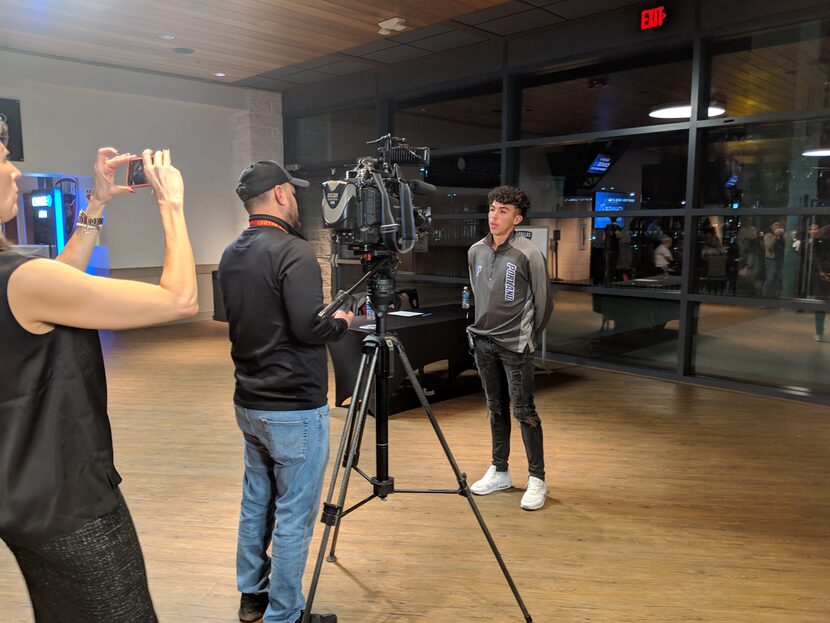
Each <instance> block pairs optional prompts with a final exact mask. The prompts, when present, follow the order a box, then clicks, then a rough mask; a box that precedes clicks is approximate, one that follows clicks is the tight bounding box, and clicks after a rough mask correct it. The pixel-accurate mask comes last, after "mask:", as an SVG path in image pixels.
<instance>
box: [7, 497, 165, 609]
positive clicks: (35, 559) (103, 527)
mask: <svg viewBox="0 0 830 623" xmlns="http://www.w3.org/2000/svg"><path fill="white" fill-rule="evenodd" d="M118 498H119V503H118V506H117V507H116V508H115V510H113V511H112V512H111V513H108V514H107V515H104V516H103V517H99V518H98V519H96V520H95V521H92V522H90V523H88V524H86V525H85V526H83V527H82V528H80V529H79V530H77V531H75V532H73V533H71V534H66V535H62V536H59V537H56V538H54V539H51V540H49V541H47V542H45V543H41V544H39V545H34V546H20V545H11V544H9V549H11V551H12V553H13V554H14V556H15V558H16V559H17V564H18V565H20V570H21V571H22V572H23V577H24V579H25V580H26V586H27V588H28V589H29V597H30V598H31V600H32V606H33V607H34V611H35V621H37V623H93V622H100V623H104V622H106V623H157V621H158V619H157V618H156V613H155V612H154V610H153V602H152V601H151V600H150V591H149V589H148V588H147V574H146V572H145V569H144V558H143V556H142V555H141V547H140V546H139V544H138V536H137V535H136V533H135V527H134V526H133V520H132V518H131V517H130V512H129V510H127V505H126V504H125V503H124V498H123V497H121V494H120V493H118ZM0 618H2V617H0Z"/></svg>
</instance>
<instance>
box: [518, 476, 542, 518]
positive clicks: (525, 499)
mask: <svg viewBox="0 0 830 623" xmlns="http://www.w3.org/2000/svg"><path fill="white" fill-rule="evenodd" d="M547 497H548V486H547V485H546V484H545V481H544V480H541V479H540V478H536V477H535V476H531V477H530V478H528V479H527V491H525V494H524V495H523V496H522V508H523V509H525V510H526V511H535V510H538V509H540V508H542V507H543V506H544V505H545V500H546V499H547Z"/></svg>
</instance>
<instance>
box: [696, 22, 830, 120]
mask: <svg viewBox="0 0 830 623" xmlns="http://www.w3.org/2000/svg"><path fill="white" fill-rule="evenodd" d="M828 57H830V22H823V23H822V22H809V23H806V24H801V25H799V26H796V27H793V28H787V29H783V30H775V31H771V32H764V33H757V34H753V35H750V36H747V37H742V38H739V39H732V40H729V41H723V42H720V43H718V44H715V46H714V53H713V56H712V83H711V93H712V95H711V104H712V105H719V107H720V108H721V109H723V110H725V114H726V115H728V116H730V117H741V116H744V115H759V114H763V113H770V112H785V111H793V110H811V109H817V108H827V107H830V89H828V88H827V84H828V80H830V63H828V61H827V59H828ZM722 114H723V113H722ZM712 116H714V115H712Z"/></svg>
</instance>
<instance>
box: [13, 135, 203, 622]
mask: <svg viewBox="0 0 830 623" xmlns="http://www.w3.org/2000/svg"><path fill="white" fill-rule="evenodd" d="M3 125H4V124H2V123H0V136H2V135H3V134H4V133H3V131H2V130H3V129H4V128H3V127H2V126H3ZM131 157H132V156H131V155H130V154H118V152H117V151H116V150H115V149H111V148H104V149H100V150H98V155H97V158H96V161H95V166H94V178H95V182H94V190H93V192H92V195H91V197H90V200H89V204H88V206H87V209H86V212H81V213H79V215H78V222H77V226H76V228H75V232H74V234H73V235H72V237H71V238H70V239H69V241H68V243H67V244H66V247H65V248H64V250H63V252H62V253H61V254H60V255H59V256H58V257H57V258H56V259H55V260H49V259H43V258H34V257H30V256H27V255H24V254H22V253H19V252H17V251H15V250H14V248H12V247H10V245H8V244H7V243H6V241H5V240H4V239H3V237H2V236H0V344H2V357H0V538H2V539H3V541H5V542H6V544H7V545H8V547H9V549H10V550H11V551H12V553H13V554H14V556H15V558H16V560H17V563H18V565H19V566H20V570H21V572H22V574H23V578H24V580H25V582H26V586H27V588H28V591H29V597H30V599H31V601H32V606H33V608H34V617H35V620H36V621H38V622H58V621H60V622H63V623H81V622H84V623H88V622H90V621H107V622H108V623H150V622H153V621H156V620H157V619H156V615H155V612H154V610H153V604H152V601H151V599H150V593H149V589H148V584H147V576H146V573H145V568H144V559H143V557H142V554H141V548H140V547H139V543H138V538H137V536H136V531H135V528H134V526H133V522H132V519H131V518H130V513H129V511H128V510H127V506H126V504H125V502H124V498H123V497H122V495H121V493H120V492H119V489H118V485H119V483H120V482H121V476H120V475H119V474H118V472H117V471H116V469H115V466H114V463H113V448H112V436H111V432H110V424H109V419H108V415H107V386H106V379H105V375H104V361H103V356H102V353H101V345H100V342H99V340H98V332H97V331H96V329H128V328H133V327H140V326H145V325H151V324H158V323H162V322H167V321H170V320H175V319H179V318H185V317H187V316H192V315H194V314H195V313H196V312H197V311H198V306H197V302H196V270H195V266H194V262H193V253H192V251H191V248H190V241H189V238H188V234H187V228H186V226H185V219H184V188H183V183H182V177H181V175H180V174H179V171H178V170H176V168H175V167H173V165H172V163H171V159H170V152H169V151H167V150H164V151H157V152H155V153H152V152H150V151H149V150H146V151H145V152H144V154H143V160H144V164H145V167H146V169H147V171H148V180H149V182H150V185H151V186H152V189H153V196H154V198H155V200H156V202H157V203H158V207H159V211H160V213H161V222H162V227H163V229H164V239H165V242H166V249H165V255H164V266H163V270H162V275H161V282H160V285H157V286H156V285H150V284H146V283H138V282H132V281H126V280H121V279H118V280H116V279H107V278H102V277H93V276H90V275H87V274H86V273H85V272H84V268H85V267H86V266H87V263H88V261H89V258H90V255H91V253H92V249H93V246H94V244H95V239H96V237H97V235H98V232H99V230H100V228H101V225H102V221H103V218H102V217H103V212H104V208H105V206H106V205H107V204H108V203H109V202H110V201H111V200H112V199H114V198H115V197H116V196H118V195H121V194H124V193H128V192H131V189H130V188H128V187H125V186H118V185H116V184H115V182H114V179H115V178H114V176H115V171H116V169H117V168H119V167H120V166H121V165H123V164H125V163H126V162H127V161H128V160H129V159H130V158H131ZM8 158H9V151H8V149H7V147H6V145H5V142H4V141H3V142H2V144H1V145H0V217H2V221H3V222H7V221H9V220H10V219H12V218H14V217H15V215H16V214H17V199H18V189H17V184H16V181H17V179H18V178H19V176H20V171H19V170H18V169H17V168H16V167H15V166H14V165H13V164H12V163H11V162H10V161H9V159H8Z"/></svg>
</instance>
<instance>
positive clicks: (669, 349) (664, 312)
mask: <svg viewBox="0 0 830 623" xmlns="http://www.w3.org/2000/svg"><path fill="white" fill-rule="evenodd" d="M554 300H555V307H554V310H553V314H552V315H551V319H550V322H549V323H548V327H547V331H546V332H545V340H546V342H545V343H546V344H547V349H548V351H550V352H554V353H561V354H566V355H573V356H577V357H589V358H591V359H599V360H602V361H609V362H614V363H622V364H628V365H630V364H643V365H648V366H649V367H653V368H661V369H674V368H675V366H676V365H677V360H676V358H677V336H678V318H679V317H680V316H679V314H680V305H679V303H678V302H676V301H666V300H657V299H646V298H634V297H624V296H613V295H611V294H589V293H587V292H570V291H562V290H559V291H557V292H556V295H555V297H554Z"/></svg>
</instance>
